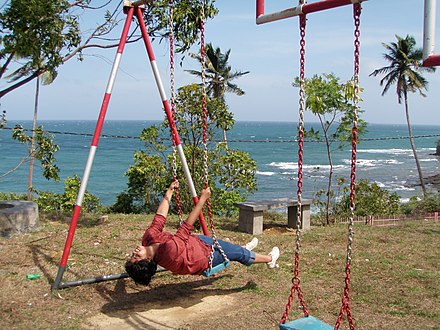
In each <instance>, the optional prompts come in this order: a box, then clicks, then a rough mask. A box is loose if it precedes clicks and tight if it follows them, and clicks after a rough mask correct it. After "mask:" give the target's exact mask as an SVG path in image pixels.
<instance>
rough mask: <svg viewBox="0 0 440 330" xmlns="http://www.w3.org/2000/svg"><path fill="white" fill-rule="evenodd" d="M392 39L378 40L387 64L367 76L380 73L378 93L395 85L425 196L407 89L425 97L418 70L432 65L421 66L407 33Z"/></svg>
mask: <svg viewBox="0 0 440 330" xmlns="http://www.w3.org/2000/svg"><path fill="white" fill-rule="evenodd" d="M396 39H397V42H391V43H390V44H386V43H382V45H383V46H384V47H385V48H386V50H387V53H385V54H383V56H384V58H385V60H387V61H388V62H389V65H388V66H384V67H382V68H380V69H377V70H374V71H373V72H372V73H371V74H370V76H377V75H384V77H383V78H382V79H381V80H380V86H384V89H383V91H382V95H385V94H386V92H388V90H389V89H390V87H391V86H392V85H394V84H396V93H397V101H398V102H399V104H402V100H403V102H404V104H405V116H406V123H407V126H408V135H409V141H410V144H411V149H412V151H413V155H414V160H415V162H416V167H417V172H418V174H419V179H420V184H421V187H422V191H423V195H424V197H426V193H427V192H426V187H425V182H424V180H423V174H422V167H421V166H420V162H419V158H418V156H417V149H416V144H415V142H414V134H413V131H412V126H411V121H410V116H409V107H408V92H411V93H415V92H417V91H418V92H419V93H420V95H422V96H426V95H425V94H424V93H423V91H424V90H427V87H428V82H427V80H426V79H425V78H424V77H423V75H422V73H424V72H434V71H435V68H432V67H423V66H422V58H423V51H422V49H421V48H416V41H415V39H414V37H412V36H409V35H407V36H406V38H402V37H399V36H397V35H396Z"/></svg>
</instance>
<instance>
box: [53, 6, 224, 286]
mask: <svg viewBox="0 0 440 330" xmlns="http://www.w3.org/2000/svg"><path fill="white" fill-rule="evenodd" d="M148 2H149V1H148V0H139V1H129V0H125V1H124V13H125V14H126V19H125V23H124V27H123V30H122V34H121V37H120V40H119V45H118V48H117V52H116V57H115V59H114V62H113V66H112V70H111V74H110V78H109V81H108V83H107V88H106V92H105V94H104V99H103V101H102V105H101V110H100V113H99V117H98V121H97V124H96V127H95V131H94V134H93V139H92V143H91V147H90V151H89V155H88V158H87V162H86V166H85V169H84V173H83V177H82V179H81V185H80V188H79V191H78V196H77V199H76V202H75V206H74V209H73V215H72V220H71V222H70V227H69V231H68V233H67V238H66V242H65V245H64V250H63V254H62V257H61V261H60V264H59V266H58V272H57V275H56V277H55V280H54V282H53V284H52V291H54V290H57V289H64V288H68V287H73V286H78V285H83V284H91V283H98V282H103V281H112V280H117V279H121V278H127V277H128V274H127V273H121V274H112V275H102V276H97V277H93V278H85V279H79V280H75V281H66V282H62V279H63V276H64V273H65V270H66V268H67V261H68V258H69V254H70V250H71V247H72V243H73V238H74V235H75V230H76V227H77V224H78V219H79V215H80V213H81V205H82V201H83V198H84V194H85V191H86V187H87V183H88V180H89V177H90V172H91V168H92V165H93V161H94V158H95V154H96V150H97V147H98V143H99V139H100V136H101V132H102V127H103V124H104V120H105V116H106V113H107V109H108V105H109V102H110V98H111V95H112V90H113V85H114V82H115V80H116V74H117V71H118V68H119V64H120V61H121V58H122V54H123V51H124V47H125V44H126V40H127V36H128V32H129V29H130V25H131V22H132V20H133V18H134V17H135V18H136V20H137V22H138V24H139V27H140V30H141V35H142V39H143V41H144V44H145V47H146V51H147V54H148V58H149V61H150V65H151V69H152V72H153V76H154V78H155V81H156V85H157V88H158V91H159V95H160V97H161V100H162V104H163V109H164V112H165V115H166V117H167V120H168V124H169V127H170V133H171V139H172V144H173V164H172V170H173V175H174V179H176V178H177V166H176V161H177V160H176V159H177V156H176V154H178V155H179V158H180V162H181V164H182V168H183V172H184V175H185V178H186V180H187V183H188V188H189V190H190V194H191V196H192V199H193V202H194V205H196V204H197V202H198V196H197V192H196V190H195V186H194V182H193V180H192V176H191V172H190V170H189V167H188V163H187V161H186V157H185V154H184V152H183V147H182V144H181V141H180V137H179V133H178V131H177V127H176V124H175V121H174V43H173V35H172V33H170V63H171V69H170V72H171V74H170V76H171V86H172V88H171V89H172V92H171V96H172V101H171V104H172V105H171V106H170V103H169V102H168V99H167V97H166V93H165V89H164V86H163V83H162V79H161V76H160V73H159V70H158V66H157V63H156V59H155V55H154V52H153V48H152V45H151V41H150V37H149V35H148V31H147V28H146V25H145V22H144V19H143V10H144V8H145V4H146V3H148ZM173 4H174V2H173V1H170V24H172V17H173V14H172V10H173ZM201 16H202V18H204V9H203V5H202V6H201ZM172 29H173V26H172V25H171V29H170V30H171V31H172ZM200 30H201V57H202V73H203V74H202V80H203V81H202V82H203V86H204V93H203V100H202V112H203V145H204V157H203V164H204V173H205V182H204V184H205V187H208V147H207V103H206V97H207V96H206V89H205V81H204V79H205V78H204V77H205V74H204V72H205V70H206V66H205V64H204V62H205V46H204V19H202V23H201V27H200ZM178 196H179V195H178V193H177V194H176V204H177V209H178V214H179V217H180V218H181V213H182V212H181V207H180V199H179V197H178ZM206 205H207V209H208V215H209V221H210V226H211V232H212V234H211V237H212V239H213V245H212V252H211V256H210V258H209V268H208V269H207V270H206V271H205V272H204V273H203V275H204V276H211V275H213V274H215V273H217V272H219V271H221V270H222V269H224V268H225V267H228V266H229V265H230V261H229V260H228V258H227V257H226V254H225V253H224V251H223V249H222V248H221V246H220V244H219V243H218V240H217V237H216V234H215V227H214V221H213V215H212V211H211V205H210V202H209V201H208V202H207V204H206ZM199 221H200V224H201V228H202V231H203V234H204V235H207V236H209V235H210V234H209V230H208V227H207V225H206V222H205V218H204V216H203V213H202V212H201V213H200V215H199ZM215 248H217V249H218V251H219V252H220V254H221V255H222V258H223V260H224V261H223V263H221V264H219V265H217V266H215V267H213V266H212V260H213V253H214V251H215Z"/></svg>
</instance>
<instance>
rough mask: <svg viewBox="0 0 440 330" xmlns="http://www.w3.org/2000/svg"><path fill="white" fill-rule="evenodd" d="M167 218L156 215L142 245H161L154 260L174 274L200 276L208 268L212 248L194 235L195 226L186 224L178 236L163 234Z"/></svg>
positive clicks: (180, 228)
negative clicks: (192, 232)
mask: <svg viewBox="0 0 440 330" xmlns="http://www.w3.org/2000/svg"><path fill="white" fill-rule="evenodd" d="M165 221H166V218H165V217H164V216H163V215H160V214H156V215H155V216H154V219H153V222H152V223H151V225H150V226H149V227H148V228H147V230H146V231H145V233H144V236H143V237H142V245H144V246H148V245H151V244H154V243H160V245H159V247H158V249H157V253H156V256H155V257H154V260H155V261H156V262H157V264H158V265H160V266H162V267H164V268H166V269H168V270H169V271H171V272H173V273H174V274H180V275H189V274H191V275H200V274H201V273H202V272H203V271H205V270H206V269H207V268H208V257H209V256H210V255H211V246H209V245H208V244H206V243H204V242H202V241H201V240H200V239H199V238H198V237H197V236H196V235H192V234H191V231H192V229H193V226H191V225H189V224H188V223H186V222H184V223H183V224H182V225H181V226H180V227H179V229H178V230H177V232H176V234H174V235H172V234H170V233H167V232H163V228H164V226H165Z"/></svg>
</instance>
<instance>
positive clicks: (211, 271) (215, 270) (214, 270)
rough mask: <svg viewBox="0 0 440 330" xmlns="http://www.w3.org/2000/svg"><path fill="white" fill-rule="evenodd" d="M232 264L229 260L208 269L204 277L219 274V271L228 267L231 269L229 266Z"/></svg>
mask: <svg viewBox="0 0 440 330" xmlns="http://www.w3.org/2000/svg"><path fill="white" fill-rule="evenodd" d="M230 264H231V262H230V261H229V260H227V261H224V262H222V263H221V264H218V265H217V266H214V267H212V268H208V269H207V270H205V271H204V272H203V273H202V275H203V276H206V277H209V276H212V275H214V274H215V273H218V272H219V271H222V270H223V269H225V268H226V267H229V265H230Z"/></svg>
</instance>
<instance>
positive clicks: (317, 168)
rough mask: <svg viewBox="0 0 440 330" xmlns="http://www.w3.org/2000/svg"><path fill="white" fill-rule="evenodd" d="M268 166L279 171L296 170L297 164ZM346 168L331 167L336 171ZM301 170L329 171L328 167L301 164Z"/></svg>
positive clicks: (283, 163)
mask: <svg viewBox="0 0 440 330" xmlns="http://www.w3.org/2000/svg"><path fill="white" fill-rule="evenodd" d="M269 166H274V167H277V168H279V169H280V170H292V171H295V170H298V164H297V163H291V162H272V163H270V164H269ZM344 168H347V166H346V165H333V170H337V169H344ZM303 169H305V170H309V171H321V170H329V169H330V165H321V164H318V165H307V164H303Z"/></svg>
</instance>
